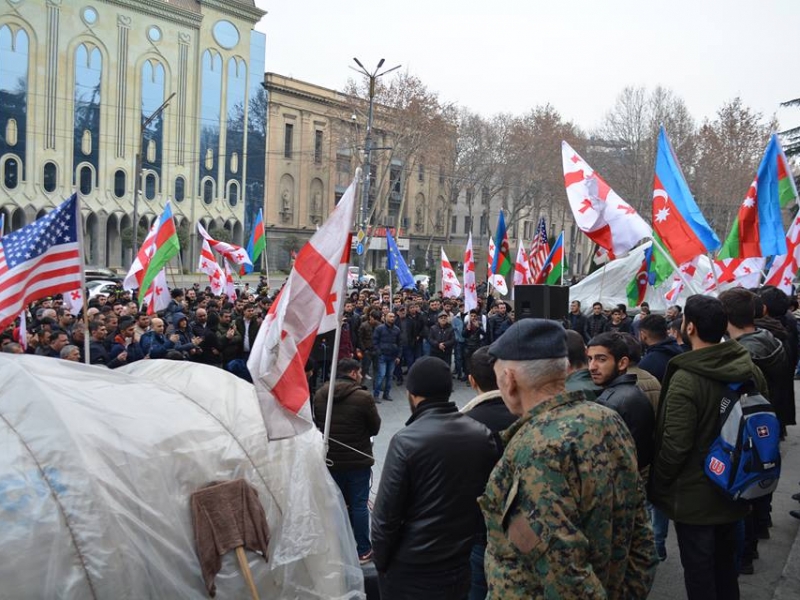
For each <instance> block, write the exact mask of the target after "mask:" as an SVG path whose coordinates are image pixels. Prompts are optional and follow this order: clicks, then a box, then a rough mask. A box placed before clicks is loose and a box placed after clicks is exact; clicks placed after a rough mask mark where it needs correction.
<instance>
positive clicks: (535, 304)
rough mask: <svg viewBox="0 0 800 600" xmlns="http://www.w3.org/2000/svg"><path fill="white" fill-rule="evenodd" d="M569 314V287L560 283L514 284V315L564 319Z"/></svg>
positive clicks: (517, 317)
mask: <svg viewBox="0 0 800 600" xmlns="http://www.w3.org/2000/svg"><path fill="white" fill-rule="evenodd" d="M568 314H569V287H567V286H560V285H517V286H514V315H515V317H516V319H517V320H519V319H526V318H535V319H555V320H557V321H563V320H564V319H565V318H566V317H567V315H568Z"/></svg>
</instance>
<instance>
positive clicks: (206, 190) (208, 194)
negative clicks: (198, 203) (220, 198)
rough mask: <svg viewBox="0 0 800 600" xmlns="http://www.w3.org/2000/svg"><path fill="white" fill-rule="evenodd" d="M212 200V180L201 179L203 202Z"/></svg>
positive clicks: (209, 202) (207, 202)
mask: <svg viewBox="0 0 800 600" xmlns="http://www.w3.org/2000/svg"><path fill="white" fill-rule="evenodd" d="M213 201H214V180H213V179H206V180H205V181H203V202H205V203H206V204H211V203H212V202H213Z"/></svg>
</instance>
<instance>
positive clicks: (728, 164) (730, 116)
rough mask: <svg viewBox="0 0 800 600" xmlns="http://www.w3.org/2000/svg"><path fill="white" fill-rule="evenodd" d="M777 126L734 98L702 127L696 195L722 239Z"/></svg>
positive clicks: (698, 139) (697, 165)
mask: <svg viewBox="0 0 800 600" xmlns="http://www.w3.org/2000/svg"><path fill="white" fill-rule="evenodd" d="M776 125H777V124H776V122H775V120H774V119H773V120H772V121H765V120H764V118H763V115H762V114H761V113H759V112H756V111H754V110H752V109H751V108H749V107H747V106H745V105H744V104H742V101H741V99H740V98H734V99H733V100H731V101H729V102H726V103H725V104H723V105H722V107H720V109H719V110H718V111H717V115H716V117H715V118H714V120H712V121H709V120H706V121H705V122H704V123H703V125H702V126H701V127H700V131H699V132H698V136H697V147H698V148H697V149H698V156H697V163H696V168H695V177H694V183H695V185H694V192H695V196H696V199H697V203H698V205H699V206H700V208H701V209H702V210H703V213H704V214H705V215H706V218H707V219H708V221H709V222H710V223H711V225H712V226H713V227H714V228H715V229H716V231H717V233H718V234H719V235H720V237H724V236H725V235H727V233H728V231H729V230H730V227H731V224H732V223H733V219H734V218H735V217H736V213H737V208H738V206H739V205H740V204H741V202H742V200H743V199H744V197H745V194H746V193H747V190H748V188H749V187H750V184H751V183H752V181H753V178H754V177H755V174H756V169H757V168H758V164H759V162H760V160H761V156H762V155H763V153H764V148H765V147H766V145H767V142H768V141H769V136H770V133H771V131H773V130H774V129H775V127H776Z"/></svg>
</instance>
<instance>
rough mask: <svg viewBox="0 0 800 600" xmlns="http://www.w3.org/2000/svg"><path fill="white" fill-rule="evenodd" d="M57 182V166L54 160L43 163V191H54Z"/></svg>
mask: <svg viewBox="0 0 800 600" xmlns="http://www.w3.org/2000/svg"><path fill="white" fill-rule="evenodd" d="M57 184H58V167H57V166H56V163H54V162H46V163H44V167H43V168H42V187H44V191H45V192H48V193H50V192H54V191H55V190H56V185H57Z"/></svg>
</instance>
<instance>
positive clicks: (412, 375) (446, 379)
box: [406, 356, 453, 401]
mask: <svg viewBox="0 0 800 600" xmlns="http://www.w3.org/2000/svg"><path fill="white" fill-rule="evenodd" d="M406 389H407V390H408V391H409V392H410V393H411V394H414V395H415V396H422V397H423V398H429V399H433V398H435V399H437V400H443V401H446V400H448V399H449V398H450V394H452V393H453V376H452V374H451V373H450V365H448V364H447V363H446V362H444V361H443V360H442V359H441V358H436V357H435V356H423V357H422V358H420V359H419V360H415V361H414V364H413V365H411V368H410V369H409V370H408V376H407V377H406Z"/></svg>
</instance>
